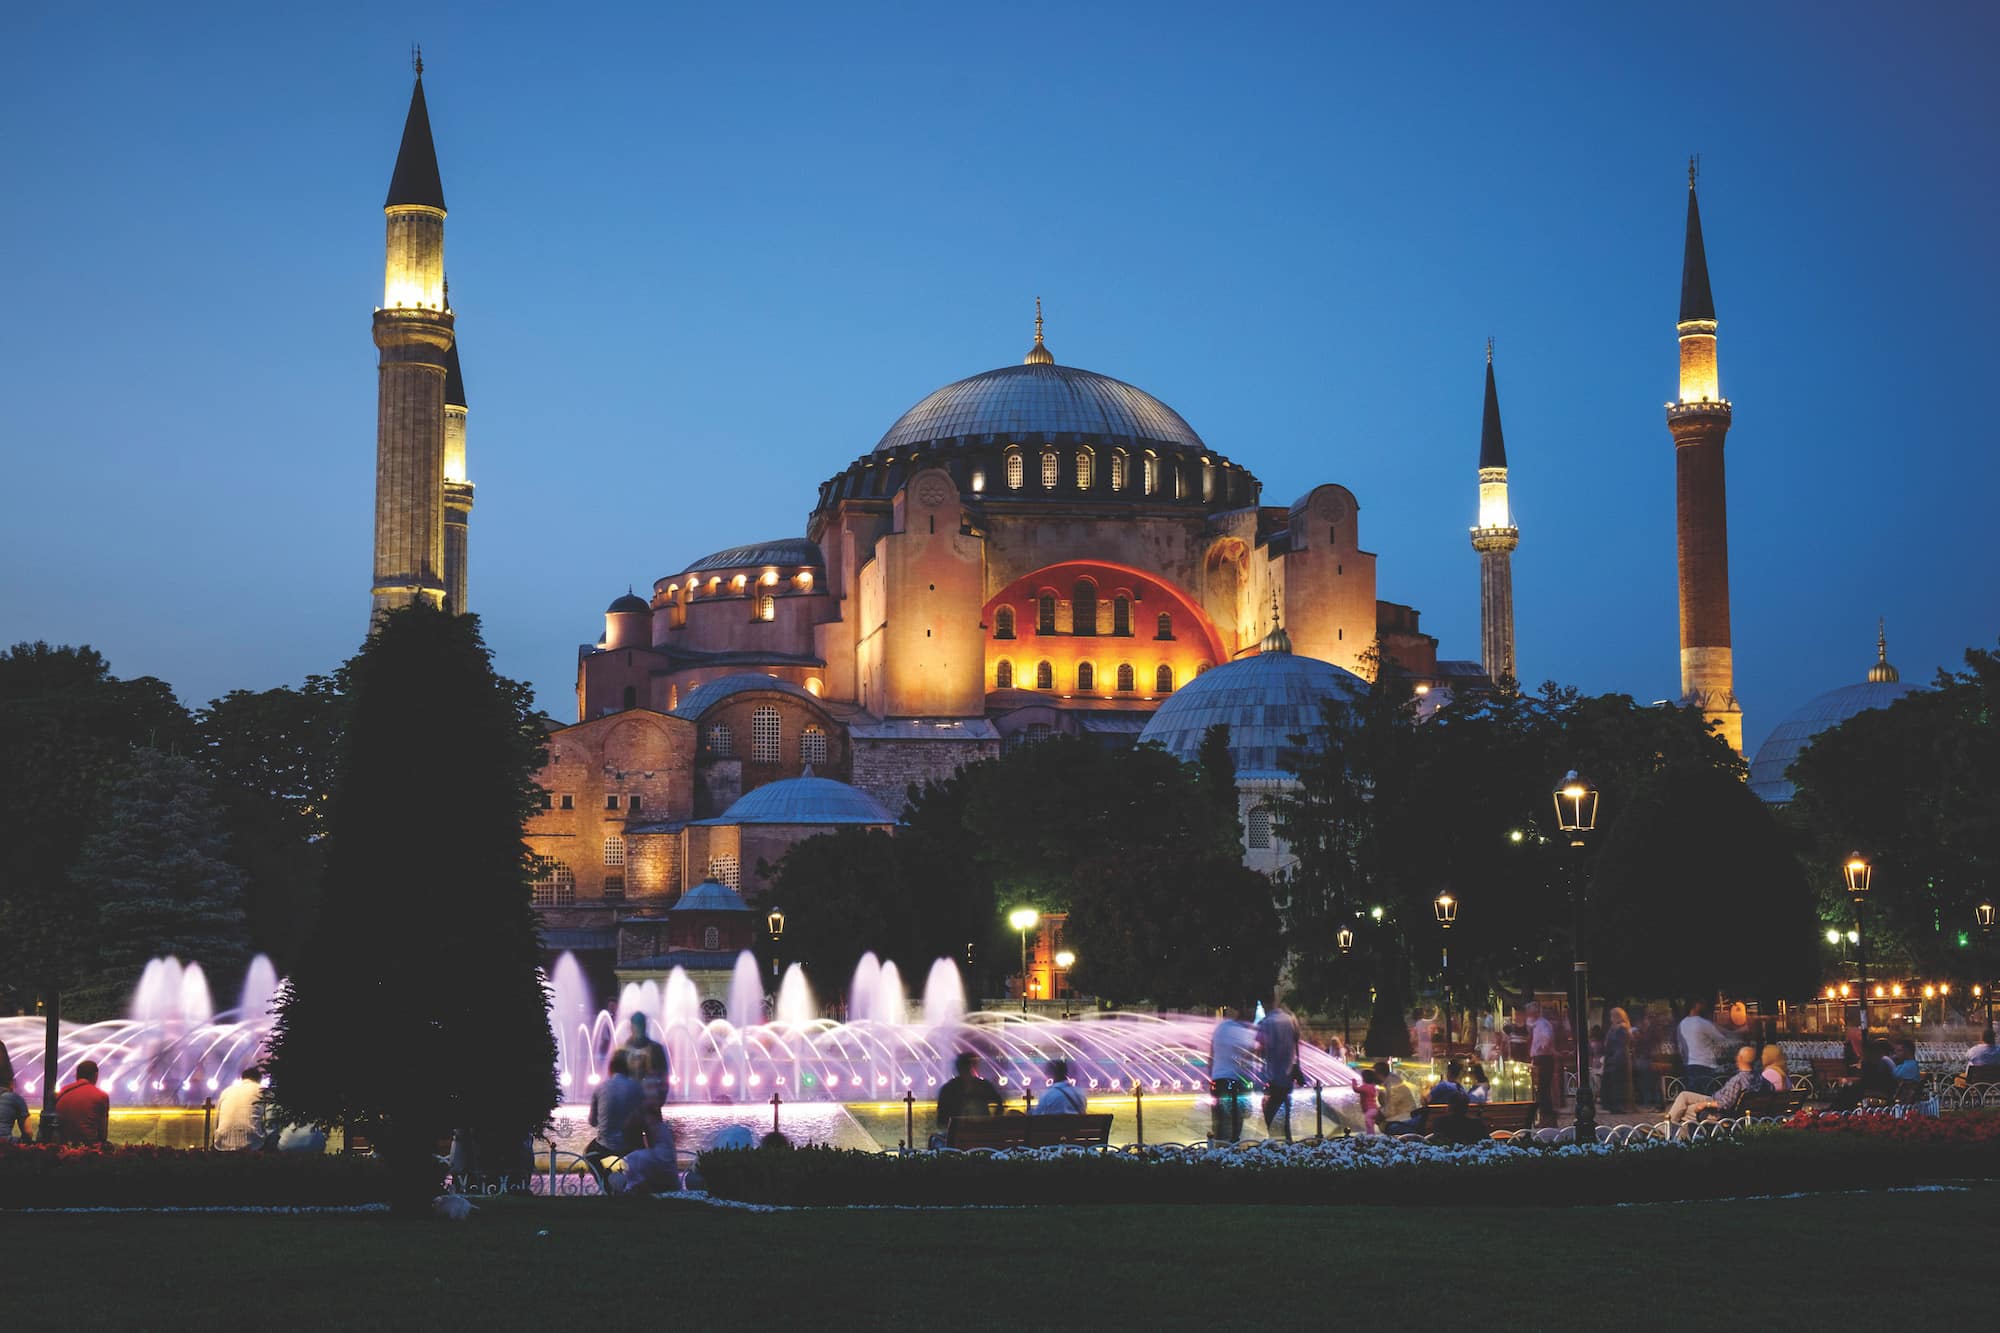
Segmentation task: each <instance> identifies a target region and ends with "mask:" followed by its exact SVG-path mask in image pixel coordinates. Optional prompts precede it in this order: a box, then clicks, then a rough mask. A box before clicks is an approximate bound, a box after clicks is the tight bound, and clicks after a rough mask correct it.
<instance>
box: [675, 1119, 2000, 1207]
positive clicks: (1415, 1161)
mask: <svg viewBox="0 0 2000 1333" xmlns="http://www.w3.org/2000/svg"><path fill="white" fill-rule="evenodd" d="M1975 1119H1977V1117H1971V1116H1964V1117H1954V1118H1953V1121H1952V1122H1938V1121H1932V1122H1929V1123H1930V1124H1933V1125H1936V1124H1940V1123H1946V1124H1952V1123H1954V1122H1966V1121H1973V1120H1975ZM1991 1119H1993V1120H1994V1121H1995V1122H1996V1124H2000V1117H1993V1118H1991ZM1857 1123H1859V1122H1857ZM1814 1128H1815V1131H1816V1132H1810V1133H1799V1132H1795V1131H1794V1130H1792V1129H1789V1128H1781V1127H1775V1126H1774V1127H1768V1128H1759V1129H1750V1130H1745V1131H1744V1132H1742V1133H1741V1134H1738V1135H1735V1136H1732V1137H1728V1138H1717V1139H1709V1140H1703V1141H1700V1142H1695V1143H1687V1142H1667V1141H1651V1142H1645V1143H1635V1144H1632V1145H1630V1146H1626V1147H1609V1146H1605V1145H1595V1146H1586V1147H1576V1146H1574V1145H1564V1146H1559V1147H1552V1146H1545V1145H1529V1144H1519V1145H1517V1144H1501V1143H1493V1142H1487V1143H1478V1144H1473V1145H1470V1146H1467V1147H1444V1146H1434V1145H1429V1144H1421V1143H1404V1142H1400V1141H1397V1140H1394V1139H1389V1138H1383V1137H1376V1138H1358V1139H1339V1140H1330V1141H1327V1142H1325V1143H1305V1144H1293V1145H1289V1146H1287V1145H1277V1144H1260V1145H1257V1146H1255V1147H1245V1148H1194V1149H1187V1150H1174V1149H1145V1150H1138V1151H1131V1152H1121V1153H1097V1152H1092V1151H1088V1150H1078V1149H1038V1150H1032V1151H1028V1150H1023V1151H1014V1152H1000V1153H991V1154H984V1153H914V1154H910V1155H907V1156H902V1157H898V1156H895V1155H893V1154H877V1153H861V1152H851V1151H844V1150H839V1149H831V1148H801V1149H782V1148H780V1149H764V1148H759V1149H730V1150H716V1151H710V1152H707V1153H704V1154H702V1156H701V1158H700V1161H699V1164H698V1169H699V1171H700V1173H701V1175H702V1177H703V1180H704V1182H705V1184H706V1186H707V1188H708V1190H709V1192H710V1193H712V1194H714V1195H716V1196H718V1197H720V1198H726V1199H736V1200H741V1201H744V1202H750V1203H771V1204H1062V1203H1322V1204H1324V1203H1419V1204H1583V1203H1635V1202H1665V1201H1669V1200H1679V1199H1711V1198H1727V1197H1731V1196H1740V1195H1754V1194H1784V1193H1793V1192H1797V1191H1801V1190H1823V1189H1851V1188H1879V1187H1883V1186H1892V1185H1912V1184H1921V1183H1928V1182H1932V1181H1938V1180H1952V1179H1965V1178H1983V1179H1996V1178H2000V1153H1995V1152H1993V1150H1992V1147H1993V1143H1992V1138H1991V1135H1993V1134H1995V1133H2000V1127H1994V1126H1988V1127H1984V1128H1982V1127H1978V1126H1967V1127H1965V1128H1953V1129H1949V1130H1946V1131H1943V1133H1942V1136H1941V1137H1935V1138H1931V1139H1917V1138H1914V1137H1911V1138H1902V1137H1897V1136H1894V1135H1891V1134H1888V1133H1886V1132H1883V1131H1875V1130H1861V1131H1858V1132H1852V1133H1846V1132H1840V1130H1839V1129H1837V1128H1835V1127H1834V1126H1832V1125H1828V1126H1826V1127H1825V1128H1824V1129H1821V1128H1819V1127H1818V1126H1815V1127H1814ZM1917 1133H1933V1134H1935V1133H1937V1131H1917Z"/></svg>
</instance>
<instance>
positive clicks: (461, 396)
mask: <svg viewBox="0 0 2000 1333" xmlns="http://www.w3.org/2000/svg"><path fill="white" fill-rule="evenodd" d="M444 401H445V406H446V407H464V406H465V376H464V374H463V373H461V372H460V371H459V368H458V338H457V337H456V336H454V337H453V338H452V340H451V346H450V347H448V348H446V349H445V353H444Z"/></svg>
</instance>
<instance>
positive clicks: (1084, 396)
mask: <svg viewBox="0 0 2000 1333" xmlns="http://www.w3.org/2000/svg"><path fill="white" fill-rule="evenodd" d="M1063 434H1073V435H1094V436H1103V437H1106V438H1112V439H1130V440H1149V441H1153V442H1156V443H1160V444H1168V445H1177V446H1180V447H1183V448H1188V449H1206V448H1207V447H1208V446H1207V445H1206V444H1204V443H1202V438H1201V436H1199V435H1197V434H1195V432H1194V427H1192V426H1190V425H1188V423H1187V422H1186V421H1185V420H1184V419H1183V418H1182V417H1181V414H1180V413H1178V412H1176V411H1174V409H1173V408H1171V407H1168V406H1167V405H1166V404H1165V403H1163V402H1161V401H1160V400H1159V399H1157V398H1155V397H1153V395H1152V394H1150V393H1147V392H1146V391H1145V390H1144V389H1141V388H1138V387H1136V386H1135V385H1131V384H1127V383H1125V381H1123V380H1115V379H1112V378H1111V377H1110V376H1109V375H1099V374H1097V373H1095V372H1094V371H1089V370H1083V369H1080V368H1079V367H1076V366H1058V365H1053V364H1049V363H1044V362H1031V363H1029V364H1026V365H1019V366H1002V367H1000V368H999V369H998V370H989V371H987V372H986V373H985V374H983V375H974V376H972V377H971V378H970V379H963V380H959V381H958V382H957V383H955V384H947V385H945V386H944V387H943V388H942V389H938V390H937V391H935V392H933V393H931V394H930V395H928V396H927V397H925V398H924V400H923V401H922V402H920V403H918V404H917V405H916V406H915V407H912V408H911V409H910V410H909V411H907V412H905V413H903V415H902V416H901V417H899V418H898V419H897V421H896V424H895V425H893V426H891V427H889V432H888V434H886V435H884V436H883V437H882V440H881V443H879V444H877V445H876V446H875V452H876V453H878V454H880V453H888V452H891V451H893V450H896V449H902V448H906V447H908V446H910V445H916V444H928V443H929V442H931V441H933V440H944V439H962V438H965V437H968V436H984V435H1063Z"/></svg>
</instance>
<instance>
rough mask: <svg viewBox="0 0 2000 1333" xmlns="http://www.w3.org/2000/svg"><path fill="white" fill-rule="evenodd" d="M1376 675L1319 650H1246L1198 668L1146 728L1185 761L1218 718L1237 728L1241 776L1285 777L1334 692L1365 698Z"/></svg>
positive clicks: (1233, 746) (1233, 739)
mask: <svg viewBox="0 0 2000 1333" xmlns="http://www.w3.org/2000/svg"><path fill="white" fill-rule="evenodd" d="M1367 692H1368V682H1367V681H1365V680H1363V679H1362V678H1361V677H1359V676H1357V675H1355V674H1354V673H1353V672H1352V671H1348V670H1345V669H1344V668H1341V667H1337V666H1335V665H1334V664H1333V663H1331V662H1322V661H1320V660H1319V659H1318V658H1316V657H1300V656H1298V655H1297V654H1294V653H1289V652H1284V651H1276V652H1262V653H1258V654H1257V655H1256V656H1255V657H1245V658H1240V659H1238V660H1237V661H1234V662H1231V663H1229V664H1227V665H1226V666H1219V667H1215V668H1214V669H1212V670H1209V671H1205V672H1203V673H1202V674H1201V675H1199V676H1196V677H1195V678H1194V679H1193V680H1191V681H1189V682H1188V683H1187V684H1186V685H1183V686H1181V688H1180V689H1178V690H1175V691H1174V692H1173V693H1172V694H1170V695H1168V696H1167V699H1166V702H1165V703H1163V704H1161V705H1160V709H1159V711H1158V712H1157V713H1154V714H1153V720H1152V721H1150V722H1148V723H1147V724H1146V729H1145V730H1144V731H1142V732H1140V733H1139V743H1140V744H1141V745H1143V744H1145V743H1146V742H1148V741H1157V742H1158V743H1159V744H1161V745H1163V746H1165V747H1166V749H1167V752H1168V753H1169V754H1171V755H1173V756H1174V757H1175V758H1176V759H1179V760H1181V761H1182V762H1184V763H1192V762H1193V761H1194V760H1195V759H1196V758H1198V757H1199V756H1200V754H1201V738H1202V737H1203V736H1204V735H1205V734H1207V732H1208V729H1209V728H1210V727H1212V726H1215V725H1216V724H1217V723H1222V724H1225V725H1227V726H1228V728H1229V755H1230V758H1232V759H1233V760H1235V761H1236V776H1237V777H1238V778H1284V777H1290V776H1291V775H1292V772H1293V767H1294V765H1293V762H1292V760H1291V758H1290V755H1291V754H1292V753H1293V752H1295V751H1296V750H1298V748H1299V742H1298V741H1297V740H1295V739H1294V737H1301V736H1308V737H1309V736H1311V735H1312V734H1313V733H1314V732H1315V731H1316V730H1317V729H1318V727H1319V725H1320V722H1321V712H1320V705H1321V704H1323V703H1324V702H1325V701H1326V700H1328V699H1334V698H1339V699H1358V698H1360V697H1361V696H1362V695H1364V694H1366V693H1367Z"/></svg>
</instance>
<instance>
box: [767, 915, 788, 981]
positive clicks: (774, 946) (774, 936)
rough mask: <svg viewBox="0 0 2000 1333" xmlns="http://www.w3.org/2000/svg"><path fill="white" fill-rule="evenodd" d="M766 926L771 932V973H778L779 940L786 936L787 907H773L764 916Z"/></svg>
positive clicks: (774, 974) (775, 974) (773, 974)
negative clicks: (769, 912) (768, 913)
mask: <svg viewBox="0 0 2000 1333" xmlns="http://www.w3.org/2000/svg"><path fill="white" fill-rule="evenodd" d="M764 926H765V928H766V929H767V930H769V931H770V932H771V975H772V976H774V977H775V976H777V975H778V942H779V941H780V940H782V939H784V938H785V909H784V908H782V907H773V908H772V909H771V914H770V915H769V916H767V917H765V918H764Z"/></svg>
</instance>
